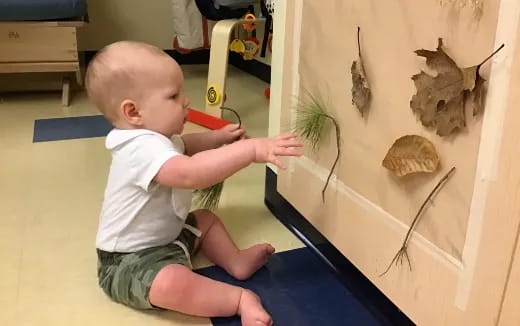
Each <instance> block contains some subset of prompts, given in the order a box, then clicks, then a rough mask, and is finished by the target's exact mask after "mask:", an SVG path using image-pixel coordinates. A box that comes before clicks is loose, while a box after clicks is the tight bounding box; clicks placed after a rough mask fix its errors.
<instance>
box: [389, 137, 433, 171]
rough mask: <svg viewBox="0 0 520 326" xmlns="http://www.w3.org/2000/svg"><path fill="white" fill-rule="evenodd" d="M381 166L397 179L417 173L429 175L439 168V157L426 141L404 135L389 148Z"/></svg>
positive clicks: (430, 143) (431, 145)
mask: <svg viewBox="0 0 520 326" xmlns="http://www.w3.org/2000/svg"><path fill="white" fill-rule="evenodd" d="M383 166H384V167H385V168H387V169H388V170H390V171H392V172H393V173H394V174H395V175H396V176H398V177H402V176H405V175H407V174H411V173H418V172H427V173H431V172H434V171H435V170H436V169H437V167H438V166H439V155H438V154H437V151H436V150H435V146H434V145H433V144H432V142H430V141H429V140H428V139H426V138H424V137H422V136H418V135H406V136H403V137H400V138H399V139H397V140H396V141H395V142H394V144H393V145H392V147H390V149H389V150H388V153H387V154H386V156H385V158H384V159H383Z"/></svg>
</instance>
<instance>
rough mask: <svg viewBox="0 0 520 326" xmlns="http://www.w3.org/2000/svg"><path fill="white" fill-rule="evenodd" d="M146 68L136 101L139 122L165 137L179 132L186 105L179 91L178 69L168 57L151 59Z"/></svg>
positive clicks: (179, 74) (180, 89)
mask: <svg viewBox="0 0 520 326" xmlns="http://www.w3.org/2000/svg"><path fill="white" fill-rule="evenodd" d="M150 68H151V69H150V70H149V71H148V72H147V73H146V74H144V75H143V77H142V78H143V79H142V80H141V81H140V84H141V85H143V87H144V88H145V89H144V90H143V92H142V97H141V99H140V101H139V102H140V103H139V112H140V114H141V116H142V119H143V120H142V121H143V126H144V128H146V129H149V130H153V131H156V132H158V133H161V134H163V135H165V136H166V137H171V136H173V135H177V134H181V133H182V130H183V129H184V123H185V122H186V117H187V115H188V106H189V105H190V101H189V99H188V97H186V96H185V95H184V94H183V92H182V87H183V83H184V77H183V74H182V70H181V68H180V67H179V65H178V64H177V63H176V62H175V61H174V60H173V59H171V58H168V57H161V58H159V59H158V60H154V61H153V62H152V63H151V67H150Z"/></svg>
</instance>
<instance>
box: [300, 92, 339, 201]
mask: <svg viewBox="0 0 520 326" xmlns="http://www.w3.org/2000/svg"><path fill="white" fill-rule="evenodd" d="M306 95H307V97H308V99H307V100H305V101H302V100H300V101H299V102H298V105H297V107H296V123H295V128H294V130H295V131H296V132H297V133H298V134H299V135H300V136H301V137H303V138H304V139H306V140H307V141H308V142H309V143H310V145H311V146H312V149H313V150H314V151H316V150H318V149H319V146H320V143H321V140H322V137H323V135H324V131H325V127H326V125H327V121H330V122H332V124H333V125H334V130H335V132H336V148H337V155H336V159H335V160H334V164H333V165H332V168H331V169H330V173H329V176H328V177H327V181H326V182H325V186H324V187H323V189H322V191H321V196H322V199H323V202H325V191H326V190H327V186H328V184H329V181H330V178H331V177H332V173H334V170H335V168H336V165H337V164H338V161H339V157H340V155H341V132H340V128H339V124H338V122H337V121H336V119H335V118H334V117H332V116H331V115H329V114H328V113H327V107H326V106H325V104H324V103H323V101H322V100H321V98H317V97H315V96H313V95H312V94H310V93H308V92H307V93H306Z"/></svg>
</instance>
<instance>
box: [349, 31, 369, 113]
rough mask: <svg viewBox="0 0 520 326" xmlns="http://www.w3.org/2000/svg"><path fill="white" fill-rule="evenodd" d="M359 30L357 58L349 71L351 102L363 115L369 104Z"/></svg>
mask: <svg viewBox="0 0 520 326" xmlns="http://www.w3.org/2000/svg"><path fill="white" fill-rule="evenodd" d="M359 31H360V28H359V27H358V33H357V40H358V60H357V61H354V62H352V66H350V73H351V75H352V104H354V105H355V106H356V107H357V109H358V110H359V112H360V113H361V116H362V117H364V116H365V115H366V113H367V112H368V107H369V104H370V87H369V85H368V80H367V77H366V74H365V67H364V66H363V58H362V57H361V47H360V43H359Z"/></svg>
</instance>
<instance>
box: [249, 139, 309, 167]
mask: <svg viewBox="0 0 520 326" xmlns="http://www.w3.org/2000/svg"><path fill="white" fill-rule="evenodd" d="M296 137H298V134H296V133H292V134H285V135H280V136H278V137H275V138H256V139H251V141H253V144H254V146H255V153H256V156H255V162H256V163H273V164H274V165H276V166H277V167H279V168H281V169H285V168H286V167H285V165H284V164H283V163H282V162H281V161H280V160H279V159H278V156H302V153H299V152H296V151H293V150H291V148H293V147H303V143H302V142H300V141H297V140H295V138H296Z"/></svg>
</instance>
